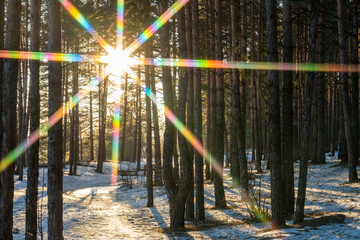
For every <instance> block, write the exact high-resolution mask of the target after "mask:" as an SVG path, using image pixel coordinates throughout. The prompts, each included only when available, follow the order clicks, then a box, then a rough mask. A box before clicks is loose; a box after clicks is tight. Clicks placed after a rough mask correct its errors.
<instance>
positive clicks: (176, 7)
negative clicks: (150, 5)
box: [125, 0, 189, 55]
mask: <svg viewBox="0 0 360 240" xmlns="http://www.w3.org/2000/svg"><path fill="white" fill-rule="evenodd" d="M188 1H189V0H178V1H176V2H175V3H174V4H173V5H172V6H171V7H170V8H169V9H168V10H167V11H166V12H165V13H163V14H162V15H161V16H160V17H159V18H158V19H157V20H156V21H155V22H154V23H153V24H152V25H151V26H150V27H148V28H147V29H146V30H145V31H144V32H143V33H142V34H141V35H140V36H139V37H138V38H137V39H136V40H135V41H134V42H133V43H132V44H131V45H130V46H129V47H128V48H127V49H126V50H125V51H126V52H128V53H129V55H131V54H132V53H133V52H135V51H136V49H138V48H139V47H140V46H141V45H142V44H143V43H144V42H146V41H147V40H148V39H149V38H150V37H152V36H153V35H154V34H155V32H156V31H157V30H159V29H160V28H161V27H162V26H163V25H164V24H165V23H166V22H167V21H169V19H170V18H171V17H172V16H174V15H175V13H177V12H178V11H179V10H180V9H181V8H182V7H183V6H184V5H185V4H186V3H187V2H188Z"/></svg>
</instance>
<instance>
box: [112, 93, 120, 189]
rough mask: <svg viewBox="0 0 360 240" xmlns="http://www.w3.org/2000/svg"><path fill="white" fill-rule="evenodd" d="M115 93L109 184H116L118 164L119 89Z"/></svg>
mask: <svg viewBox="0 0 360 240" xmlns="http://www.w3.org/2000/svg"><path fill="white" fill-rule="evenodd" d="M118 92H119V93H118V94H116V95H117V96H116V97H117V98H116V99H115V101H114V104H115V110H114V118H113V139H112V152H111V153H112V154H111V158H112V168H111V185H113V186H116V184H117V175H118V164H119V136H120V123H121V118H120V91H118Z"/></svg>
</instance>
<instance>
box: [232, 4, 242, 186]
mask: <svg viewBox="0 0 360 240" xmlns="http://www.w3.org/2000/svg"><path fill="white" fill-rule="evenodd" d="M238 9H239V6H238V1H236V0H232V1H231V31H232V38H231V49H232V54H231V60H232V61H237V60H238V52H237V51H236V48H237V46H238V44H239V40H238V37H237V36H238V35H239V25H238V23H237V21H238V17H239V14H238ZM239 80H240V74H239V70H238V69H233V70H232V96H231V133H230V144H231V151H232V157H231V174H232V185H233V187H239V186H240V161H239V143H238V135H239V130H240V129H239V126H241V121H240V106H239V103H240V89H239V87H240V84H239Z"/></svg>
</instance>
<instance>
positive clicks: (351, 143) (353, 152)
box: [337, 0, 358, 183]
mask: <svg viewBox="0 0 360 240" xmlns="http://www.w3.org/2000/svg"><path fill="white" fill-rule="evenodd" d="M337 4H338V31H339V42H340V63H341V64H347V53H346V37H345V30H344V11H343V1H342V0H337ZM341 78H342V88H341V90H342V91H341V92H342V103H343V111H344V123H345V136H346V143H347V151H348V162H349V182H350V183H352V182H355V181H356V180H357V179H358V176H357V172H356V161H357V158H358V149H357V148H356V143H355V137H354V133H353V129H352V119H351V106H350V99H349V85H348V74H347V73H346V72H343V73H341ZM353 114H358V113H353Z"/></svg>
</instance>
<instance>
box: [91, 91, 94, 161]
mask: <svg viewBox="0 0 360 240" xmlns="http://www.w3.org/2000/svg"><path fill="white" fill-rule="evenodd" d="M92 95H93V93H92V91H91V92H90V161H94V160H95V158H94V123H93V103H92V101H93V96H92Z"/></svg>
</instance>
